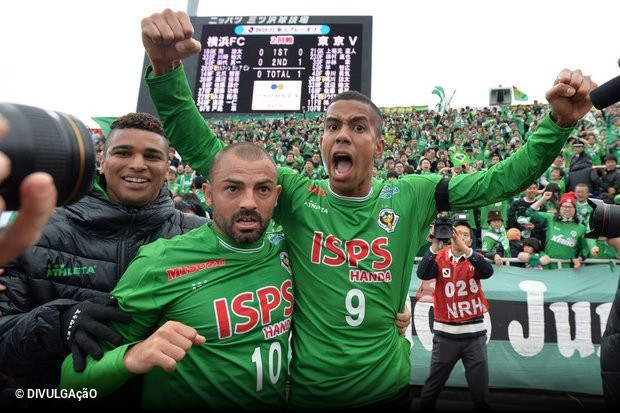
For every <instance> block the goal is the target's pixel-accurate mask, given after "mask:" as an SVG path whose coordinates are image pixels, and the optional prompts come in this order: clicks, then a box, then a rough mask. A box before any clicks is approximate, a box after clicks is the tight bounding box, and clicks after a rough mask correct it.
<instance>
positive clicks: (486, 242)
mask: <svg viewBox="0 0 620 413" xmlns="http://www.w3.org/2000/svg"><path fill="white" fill-rule="evenodd" d="M500 246H501V248H500ZM502 249H503V250H504V251H503V252H502V253H499V251H498V250H502ZM493 251H495V252H496V253H498V254H499V255H500V256H501V257H504V258H510V242H509V241H508V237H507V235H506V229H505V228H504V227H501V228H500V229H499V230H496V229H495V228H493V227H491V226H489V228H488V230H487V231H486V232H485V233H484V236H483V237H482V252H493Z"/></svg>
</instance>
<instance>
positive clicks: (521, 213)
mask: <svg viewBox="0 0 620 413" xmlns="http://www.w3.org/2000/svg"><path fill="white" fill-rule="evenodd" d="M534 202H536V201H532V202H529V201H528V200H526V199H525V197H523V198H519V199H517V200H516V201H514V202H513V203H512V205H510V209H509V210H508V225H507V226H506V228H507V229H508V228H517V229H518V230H520V231H526V229H525V227H524V226H523V225H522V224H519V222H518V219H519V217H527V214H526V213H525V211H527V209H528V208H529V207H531V206H532V204H533V203H534ZM541 211H542V212H544V211H545V207H544V206H542V207H541ZM531 223H532V224H534V229H533V230H532V231H531V235H530V237H532V238H538V239H539V240H540V241H541V245H545V238H546V233H547V228H546V224H545V223H544V222H536V221H531Z"/></svg>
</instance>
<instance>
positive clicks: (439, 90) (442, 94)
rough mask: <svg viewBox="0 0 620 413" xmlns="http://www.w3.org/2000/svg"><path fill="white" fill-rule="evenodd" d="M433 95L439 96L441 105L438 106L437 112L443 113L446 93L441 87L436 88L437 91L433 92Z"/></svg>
mask: <svg viewBox="0 0 620 413" xmlns="http://www.w3.org/2000/svg"><path fill="white" fill-rule="evenodd" d="M431 93H432V94H433V95H437V96H439V103H438V104H437V112H443V107H444V100H445V97H446V93H445V92H444V90H443V87H441V86H435V89H433V91H432V92H431Z"/></svg>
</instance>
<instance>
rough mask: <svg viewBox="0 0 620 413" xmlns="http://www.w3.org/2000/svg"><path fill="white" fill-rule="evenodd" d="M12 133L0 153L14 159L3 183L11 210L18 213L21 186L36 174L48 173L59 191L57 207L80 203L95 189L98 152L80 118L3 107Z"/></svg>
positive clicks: (9, 105)
mask: <svg viewBox="0 0 620 413" xmlns="http://www.w3.org/2000/svg"><path fill="white" fill-rule="evenodd" d="M0 115H2V116H4V117H5V118H6V119H7V120H8V122H9V124H10V131H9V133H8V135H7V136H5V137H4V139H2V140H0V151H1V152H3V153H4V154H5V155H6V156H7V157H9V159H11V175H10V176H9V177H8V178H7V179H6V180H5V181H4V182H2V183H0V195H1V196H2V197H3V198H4V201H5V202H6V206H7V209H8V210H17V209H19V202H20V200H19V186H20V184H21V182H22V181H23V180H24V178H25V177H26V176H28V175H29V174H31V173H33V172H47V173H49V174H50V175H51V176H52V178H53V179H54V185H55V186H56V190H57V191H58V205H67V204H70V203H72V202H75V201H77V200H78V199H80V198H81V197H82V196H83V195H84V194H85V193H86V192H87V191H88V190H89V189H90V188H91V185H92V181H93V177H94V174H95V149H94V145H93V142H92V139H91V137H90V133H89V131H88V129H87V128H86V127H85V126H84V124H82V122H80V121H79V120H78V119H77V118H75V117H74V116H71V115H67V114H65V113H60V112H50V111H46V110H43V109H39V108H35V107H32V106H25V105H18V104H13V103H0Z"/></svg>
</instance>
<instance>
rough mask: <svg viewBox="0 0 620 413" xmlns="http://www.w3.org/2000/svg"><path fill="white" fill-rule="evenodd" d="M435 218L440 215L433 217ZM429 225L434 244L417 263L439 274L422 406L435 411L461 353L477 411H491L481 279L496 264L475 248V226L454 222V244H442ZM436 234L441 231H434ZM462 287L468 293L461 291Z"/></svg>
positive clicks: (422, 272)
mask: <svg viewBox="0 0 620 413" xmlns="http://www.w3.org/2000/svg"><path fill="white" fill-rule="evenodd" d="M435 222H437V221H435ZM434 229H435V227H433V228H432V229H431V237H432V242H431V247H430V249H429V251H428V252H427V253H426V254H425V255H424V258H422V261H420V264H419V266H418V270H417V275H418V278H421V279H422V280H430V279H433V278H434V279H436V288H435V295H434V307H433V310H434V314H435V322H434V325H433V332H434V336H433V353H432V358H431V360H432V361H431V370H430V374H429V377H428V378H427V379H426V382H425V383H424V388H423V389H422V394H421V395H420V410H421V411H433V410H434V409H435V403H436V401H437V397H438V396H439V393H440V392H441V390H442V388H443V387H444V385H445V383H446V381H447V380H448V377H449V376H450V373H451V372H452V369H453V367H454V365H455V364H456V362H457V361H458V360H459V359H461V360H462V361H463V365H464V366H465V377H466V379H467V384H468V385H469V389H470V391H471V396H472V399H473V402H474V410H475V411H489V408H490V406H489V372H488V363H487V349H486V328H485V326H484V323H483V321H484V313H485V312H486V311H488V308H489V304H488V303H487V300H486V298H485V297H484V293H483V292H482V286H481V285H480V280H481V279H485V278H489V277H490V276H491V275H493V267H492V266H491V264H490V263H488V262H487V261H486V260H485V259H484V258H483V256H482V255H480V254H478V253H475V252H474V251H473V250H472V249H471V228H470V227H469V225H468V224H467V223H466V222H457V223H456V224H455V225H454V228H453V233H452V238H451V239H450V245H449V246H446V247H443V248H441V247H442V242H441V241H440V240H439V239H438V238H436V237H435V236H434V235H433V234H434V233H435V230H434ZM436 233H437V234H438V235H439V234H440V231H437V232H436ZM463 293H464V294H463Z"/></svg>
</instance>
